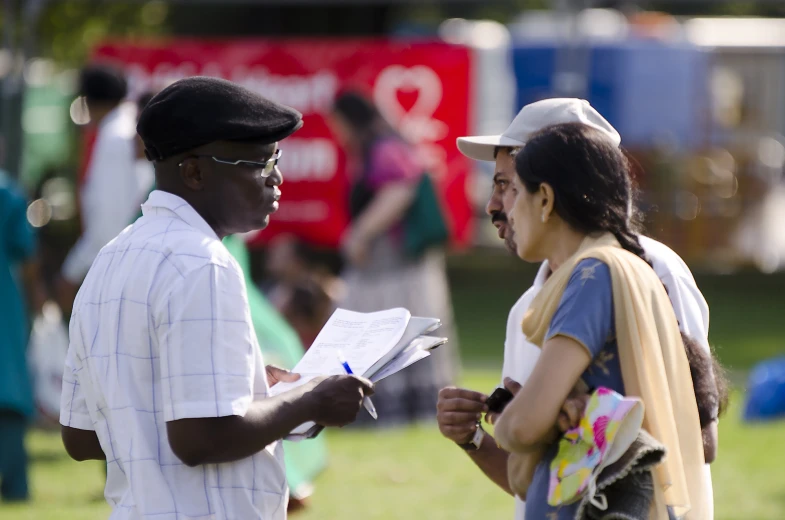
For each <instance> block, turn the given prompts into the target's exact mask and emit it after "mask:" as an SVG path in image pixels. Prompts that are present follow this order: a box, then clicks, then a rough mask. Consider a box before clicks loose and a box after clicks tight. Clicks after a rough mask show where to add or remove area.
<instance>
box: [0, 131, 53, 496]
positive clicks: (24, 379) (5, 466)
mask: <svg viewBox="0 0 785 520" xmlns="http://www.w3.org/2000/svg"><path fill="white" fill-rule="evenodd" d="M2 146H3V145H2V142H0V148H2ZM0 156H2V149H0ZM35 250H36V246H35V235H34V233H33V228H32V227H31V226H30V224H29V222H28V221H27V200H26V197H25V195H24V193H23V192H22V190H21V189H20V188H19V186H18V185H17V184H16V183H15V182H14V180H13V179H12V178H11V176H10V175H8V174H7V173H6V172H5V171H2V170H0V331H2V334H0V498H2V500H3V501H8V502H11V501H23V500H27V499H28V498H29V494H30V492H29V489H28V475H27V468H28V458H27V450H26V448H25V442H24V438H25V431H26V429H27V425H28V423H29V421H30V420H31V419H32V418H33V417H34V415H35V404H34V399H33V387H32V384H31V381H30V374H29V372H28V367H27V356H26V351H27V340H28V332H29V321H28V316H29V314H28V302H31V301H33V300H32V299H31V298H30V295H28V298H25V290H24V289H25V288H26V289H28V291H27V292H29V291H30V288H31V287H32V285H31V284H30V282H34V281H35V280H31V279H30V278H31V276H32V277H35V265H34V255H35ZM42 304H43V301H40V302H37V303H33V306H35V307H38V309H32V310H33V312H38V311H39V310H40V306H41V305H42Z"/></svg>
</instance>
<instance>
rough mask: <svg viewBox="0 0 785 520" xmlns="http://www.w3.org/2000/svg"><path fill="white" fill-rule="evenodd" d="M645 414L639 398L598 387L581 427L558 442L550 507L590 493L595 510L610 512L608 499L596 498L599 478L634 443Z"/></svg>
mask: <svg viewBox="0 0 785 520" xmlns="http://www.w3.org/2000/svg"><path fill="white" fill-rule="evenodd" d="M643 413H644V407H643V401H641V400H640V398H637V397H624V396H623V395H620V394H618V393H616V392H614V391H613V390H610V389H608V388H605V387H600V388H598V389H597V390H596V391H595V392H594V393H593V394H592V395H591V397H590V399H589V402H588V404H587V405H586V410H585V411H584V414H583V417H582V418H581V421H580V424H579V425H578V426H577V427H575V428H573V429H571V430H569V431H568V432H567V433H565V434H564V437H562V439H561V440H560V441H559V451H558V453H557V454H556V457H555V458H554V459H553V461H552V462H551V473H550V486H549V491H548V504H549V505H551V506H553V507H557V506H561V505H566V504H572V503H574V502H576V501H578V500H580V499H581V498H583V497H584V496H585V495H586V494H589V496H590V500H591V503H592V504H593V505H594V506H595V507H597V508H599V509H601V510H603V511H604V510H605V509H607V507H608V505H607V501H606V500H605V497H604V496H603V495H597V496H595V494H596V482H597V477H598V476H599V474H600V472H601V471H602V470H603V469H604V468H606V467H607V466H609V465H611V464H613V463H614V462H616V461H617V460H618V459H619V458H620V457H621V456H622V455H623V454H624V452H625V451H626V450H627V449H628V448H629V447H630V445H632V443H633V442H634V441H635V439H636V438H637V436H638V432H639V431H640V429H641V425H642V424H643Z"/></svg>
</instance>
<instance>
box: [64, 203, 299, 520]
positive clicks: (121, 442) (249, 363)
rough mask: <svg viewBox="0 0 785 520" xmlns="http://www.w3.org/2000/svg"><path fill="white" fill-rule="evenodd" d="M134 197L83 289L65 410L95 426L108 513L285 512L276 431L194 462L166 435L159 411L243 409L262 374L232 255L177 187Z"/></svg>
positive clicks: (76, 424) (196, 413) (70, 418)
mask: <svg viewBox="0 0 785 520" xmlns="http://www.w3.org/2000/svg"><path fill="white" fill-rule="evenodd" d="M142 210H143V215H144V216H143V217H141V218H140V219H139V220H137V221H136V223H134V224H133V225H132V226H129V227H128V228H126V229H125V231H123V232H122V233H121V234H120V235H119V236H118V237H117V238H116V239H115V240H113V241H112V242H110V243H109V244H108V245H107V246H106V247H104V248H103V249H102V250H101V253H100V254H99V255H98V257H97V258H96V260H95V262H94V263H93V265H92V267H91V268H90V272H89V273H88V274H87V278H86V279H85V281H84V284H83V285H82V288H81V289H80V291H79V294H78V295H77V298H76V302H75V304H74V312H73V315H72V317H71V326H70V336H71V341H70V347H69V349H68V358H67V361H66V367H65V374H64V377H63V396H62V403H61V411H60V422H61V423H62V424H63V425H65V426H70V427H72V428H78V429H82V430H94V431H95V432H96V433H97V435H98V439H99V441H100V442H101V447H102V448H103V451H104V453H105V454H106V460H107V464H108V476H107V482H106V489H105V496H106V499H107V501H108V502H109V503H110V504H111V505H112V507H113V512H112V516H111V518H112V519H113V520H118V519H123V520H125V519H141V518H145V519H153V520H186V519H189V520H190V519H210V520H223V519H227V520H228V519H232V520H235V519H237V520H240V519H242V520H245V519H264V520H268V519H283V518H285V517H286V504H287V501H288V489H287V486H286V476H285V471H284V464H283V450H282V448H281V443H280V442H278V443H275V444H273V445H270V446H268V447H267V449H265V450H264V451H262V452H260V453H257V454H256V455H254V456H253V457H249V458H246V459H243V460H240V461H237V462H233V463H229V464H208V465H204V466H200V467H196V468H189V467H188V466H186V465H184V464H183V463H182V462H181V461H180V460H179V459H178V458H177V457H176V456H175V455H174V453H172V450H171V448H170V447H169V442H168V439H167V435H166V422H167V421H174V420H178V419H185V418H199V417H223V416H229V415H240V416H242V415H244V414H245V413H246V411H247V410H248V407H249V405H250V404H251V401H253V400H254V399H262V398H264V397H265V396H266V395H267V391H268V386H267V379H266V374H265V370H264V363H263V361H262V355H261V351H260V350H259V345H258V344H257V341H256V335H255V333H254V329H253V325H252V323H251V315H250V310H249V307H248V297H247V293H246V288H245V281H244V278H243V273H242V271H241V269H240V267H239V265H238V264H237V262H236V261H235V260H234V258H233V257H232V256H231V255H230V253H229V252H228V251H227V250H226V248H225V247H224V246H223V244H222V243H221V241H220V240H219V239H218V237H217V236H216V234H215V233H214V232H213V230H212V229H211V228H210V227H209V226H208V225H207V223H206V222H205V221H204V220H203V219H202V218H201V217H200V216H199V215H198V214H197V213H196V211H195V210H194V209H193V208H192V207H191V206H190V205H189V204H188V203H186V202H185V201H184V200H183V199H181V198H179V197H176V196H174V195H171V194H169V193H164V192H161V191H154V192H153V193H152V194H151V195H150V198H149V199H148V200H147V202H146V203H145V204H144V206H142Z"/></svg>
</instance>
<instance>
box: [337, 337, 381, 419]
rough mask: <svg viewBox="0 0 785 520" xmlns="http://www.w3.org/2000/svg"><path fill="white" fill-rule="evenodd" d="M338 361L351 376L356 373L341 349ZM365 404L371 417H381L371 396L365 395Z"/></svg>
mask: <svg viewBox="0 0 785 520" xmlns="http://www.w3.org/2000/svg"><path fill="white" fill-rule="evenodd" d="M338 361H340V362H341V366H343V369H344V370H345V371H346V373H347V374H349V375H350V376H351V375H354V372H352V368H351V367H350V366H349V363H348V362H347V361H346V358H344V357H343V352H341V351H340V350H339V351H338ZM363 406H364V407H365V409H366V410H368V413H369V414H371V417H373V419H374V420H377V419H378V418H379V415H378V414H377V413H376V408H374V406H373V403H372V402H371V398H370V397H363Z"/></svg>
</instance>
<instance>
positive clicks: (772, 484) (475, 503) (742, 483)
mask: <svg viewBox="0 0 785 520" xmlns="http://www.w3.org/2000/svg"><path fill="white" fill-rule="evenodd" d="M497 377H498V375H497V374H496V373H495V372H488V371H468V372H467V374H466V379H465V384H466V385H467V386H469V387H472V388H476V389H487V388H490V387H492V386H493V385H494V383H495V381H497ZM741 403H742V398H741V395H740V394H737V395H735V396H734V404H733V406H732V408H731V410H730V411H729V413H728V416H727V417H726V418H725V419H724V420H723V421H722V422H721V423H720V424H721V426H720V439H721V451H720V457H719V458H718V460H717V461H716V463H715V464H714V465H713V476H714V493H715V494H714V496H715V501H716V513H717V514H716V518H717V519H718V520H741V519H755V520H767V519H771V520H781V519H782V518H785V471H783V469H782V468H783V467H785V452H783V450H780V449H779V448H778V446H779V445H780V442H781V439H782V438H783V435H785V425H783V423H773V424H766V425H747V424H743V423H741V422H740V421H739V413H740V405H741ZM328 441H329V448H330V466H329V468H328V470H327V471H326V472H325V473H324V474H323V475H321V477H320V478H319V479H318V481H317V488H316V493H315V495H314V496H313V498H312V503H311V507H310V509H309V511H306V512H305V513H303V514H299V515H297V516H295V518H300V519H302V520H316V519H323V518H361V517H362V518H364V519H367V520H393V519H400V518H416V519H420V518H422V519H429V520H476V519H477V518H512V500H511V499H510V498H509V497H508V496H506V495H505V494H504V493H503V492H501V491H500V490H498V489H497V488H495V487H494V485H493V484H491V483H490V481H488V480H487V479H485V478H484V477H483V476H482V475H481V474H480V473H479V471H478V470H476V469H475V467H474V465H473V464H472V462H471V461H470V460H469V458H468V457H467V456H466V455H464V454H463V453H462V452H461V450H460V449H458V448H457V447H455V446H454V445H452V444H451V443H450V442H448V441H446V440H444V439H442V438H441V437H440V436H439V433H438V431H437V429H436V427H435V425H422V426H418V427H411V428H404V429H398V430H391V431H386V432H362V431H336V430H334V431H330V432H329V433H328ZM29 446H30V450H31V452H32V456H33V459H34V463H33V467H32V486H33V493H34V497H35V500H34V501H33V502H32V503H31V504H30V505H13V506H0V519H2V520H6V519H8V520H11V519H13V520H17V519H18V520H49V519H52V520H54V519H57V520H98V519H104V518H107V516H108V514H109V507H108V506H107V505H106V504H105V503H104V502H103V501H102V500H98V497H99V496H100V494H101V490H102V486H103V483H102V480H103V471H102V468H101V465H100V463H77V462H73V461H71V460H70V459H68V458H67V456H66V455H65V453H64V452H63V450H62V447H61V444H60V438H59V436H58V435H57V434H53V433H42V432H34V433H32V434H31V435H30V439H29Z"/></svg>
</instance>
